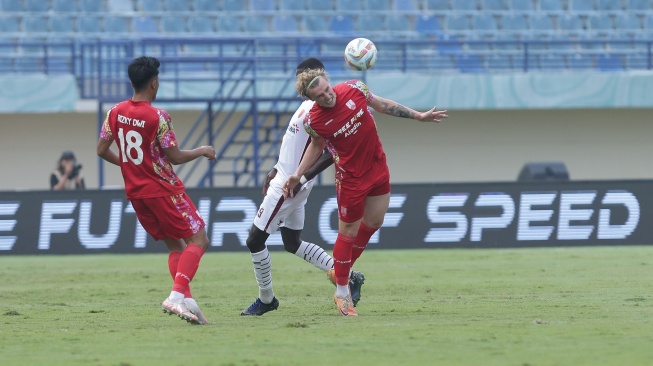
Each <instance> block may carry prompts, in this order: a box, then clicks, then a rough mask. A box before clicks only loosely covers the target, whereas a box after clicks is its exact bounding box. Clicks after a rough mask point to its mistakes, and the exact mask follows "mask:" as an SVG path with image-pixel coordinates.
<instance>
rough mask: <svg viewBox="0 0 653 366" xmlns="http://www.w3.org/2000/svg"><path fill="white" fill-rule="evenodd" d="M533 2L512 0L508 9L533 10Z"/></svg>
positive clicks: (530, 0)
mask: <svg viewBox="0 0 653 366" xmlns="http://www.w3.org/2000/svg"><path fill="white" fill-rule="evenodd" d="M535 9H536V7H535V2H534V1H533V0H513V1H512V4H511V5H510V10H513V11H535Z"/></svg>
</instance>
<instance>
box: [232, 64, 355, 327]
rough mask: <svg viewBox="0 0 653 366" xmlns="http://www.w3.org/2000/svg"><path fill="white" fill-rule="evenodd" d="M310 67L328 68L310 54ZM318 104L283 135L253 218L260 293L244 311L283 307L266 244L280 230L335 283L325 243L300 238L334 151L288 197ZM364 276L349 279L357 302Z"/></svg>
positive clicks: (251, 243) (306, 107) (299, 114)
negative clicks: (287, 183)
mask: <svg viewBox="0 0 653 366" xmlns="http://www.w3.org/2000/svg"><path fill="white" fill-rule="evenodd" d="M305 69H324V65H323V64H322V62H321V61H320V60H318V59H316V58H309V59H307V60H304V61H302V62H301V63H300V64H299V65H298V66H297V73H299V72H301V71H303V70H305ZM313 104H314V102H312V101H304V102H303V103H302V104H301V105H300V106H299V108H298V109H297V111H296V112H295V113H294V114H293V116H292V118H291V119H290V121H289V123H288V127H287V128H286V132H285V134H284V136H283V138H282V140H281V149H280V152H279V159H278V161H277V163H276V164H275V166H274V168H273V169H272V171H270V173H268V176H267V178H266V181H265V185H264V187H263V194H264V195H265V198H264V199H263V203H262V204H261V206H260V207H259V210H258V213H257V214H256V217H255V218H254V223H253V225H252V228H251V230H250V232H249V236H248V238H247V248H248V249H249V251H250V253H251V254H252V263H253V264H254V276H255V277H256V282H257V283H258V287H259V296H258V298H257V299H256V300H255V301H254V302H253V303H252V304H251V305H250V306H249V307H248V308H247V309H245V310H243V311H242V312H241V313H240V315H263V314H265V313H267V312H268V311H272V310H276V309H277V308H278V307H279V300H278V299H277V298H276V297H275V296H274V291H273V290H272V261H271V259H270V253H269V252H268V249H267V246H266V245H265V242H266V240H267V239H268V237H269V236H270V234H273V233H274V232H275V231H277V229H279V230H280V231H281V238H282V240H283V247H284V249H285V250H286V251H287V252H289V253H293V254H295V255H296V256H298V257H300V258H302V259H304V260H305V261H307V262H309V263H311V264H312V265H314V266H315V267H317V268H319V269H321V270H323V271H325V272H327V274H328V275H329V279H331V281H332V283H334V284H335V277H334V274H333V258H332V257H331V256H330V255H329V254H327V252H326V251H325V250H324V249H322V248H321V247H320V246H318V245H316V244H313V243H309V242H306V241H303V240H302V239H301V233H302V230H303V229H304V216H305V212H304V206H305V205H306V201H307V199H308V196H309V194H310V193H311V189H312V188H313V183H314V180H315V177H316V176H317V175H318V174H319V173H320V172H322V171H324V169H326V168H327V167H329V166H330V165H331V164H333V158H332V157H331V154H329V153H328V152H326V151H325V152H324V153H323V154H322V157H320V159H319V160H318V161H317V162H316V163H315V164H314V165H313V167H311V169H310V170H309V171H308V172H307V173H306V174H305V175H304V176H303V177H302V181H301V183H303V184H302V185H301V186H298V188H299V189H298V190H297V189H296V190H295V196H294V197H293V198H287V199H284V194H283V184H284V183H285V181H286V179H288V176H289V175H291V174H292V173H294V172H295V170H297V167H298V166H299V163H300V161H301V159H302V156H303V154H304V151H305V150H306V147H307V146H308V144H309V142H310V136H309V135H308V133H307V132H306V130H305V129H304V125H303V120H304V117H305V116H306V114H307V113H308V111H310V109H311V108H312V107H313ZM364 281H365V277H364V276H363V274H362V273H360V272H357V271H352V272H351V275H350V281H349V282H350V287H351V292H352V299H354V303H358V300H359V299H360V288H361V286H362V285H363V282H364ZM354 294H356V296H355V295H354Z"/></svg>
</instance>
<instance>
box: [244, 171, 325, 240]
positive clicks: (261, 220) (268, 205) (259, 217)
mask: <svg viewBox="0 0 653 366" xmlns="http://www.w3.org/2000/svg"><path fill="white" fill-rule="evenodd" d="M285 181H286V180H285V179H283V180H281V179H276V177H275V179H273V180H272V181H271V182H270V187H268V192H267V194H266V195H265V198H264V199H263V203H261V206H260V207H259V209H258V212H257V213H256V217H254V225H256V227H257V228H259V229H260V230H262V231H265V232H267V233H268V234H274V233H275V232H276V231H277V229H279V227H281V226H283V227H287V228H288V229H291V230H302V229H303V228H304V215H305V212H304V206H305V205H306V201H307V199H308V195H309V194H310V193H311V190H312V189H313V183H314V181H308V182H306V183H305V184H304V186H303V187H302V189H301V190H300V191H299V192H297V194H296V195H295V197H293V198H290V197H289V198H288V199H285V200H284V198H283V189H282V185H283V184H284V183H285Z"/></svg>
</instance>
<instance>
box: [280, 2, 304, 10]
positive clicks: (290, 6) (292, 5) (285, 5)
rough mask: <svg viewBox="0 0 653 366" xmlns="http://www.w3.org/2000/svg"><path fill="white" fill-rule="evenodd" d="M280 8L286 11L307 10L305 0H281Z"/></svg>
mask: <svg viewBox="0 0 653 366" xmlns="http://www.w3.org/2000/svg"><path fill="white" fill-rule="evenodd" d="M279 9H280V10H286V11H304V10H306V2H304V0H281V1H280V2H279Z"/></svg>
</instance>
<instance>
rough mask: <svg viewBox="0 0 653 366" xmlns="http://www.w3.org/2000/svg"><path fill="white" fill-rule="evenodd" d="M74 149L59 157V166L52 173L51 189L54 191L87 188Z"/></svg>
mask: <svg viewBox="0 0 653 366" xmlns="http://www.w3.org/2000/svg"><path fill="white" fill-rule="evenodd" d="M81 169H82V164H78V163H77V159H75V154H73V152H72V151H64V152H63V154H61V157H60V158H59V166H58V167H57V169H55V170H54V171H53V172H52V174H51V175H50V189H52V190H53V191H62V190H71V191H72V190H76V189H86V184H85V183H84V177H83V176H82V175H81V173H80V170H81Z"/></svg>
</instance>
